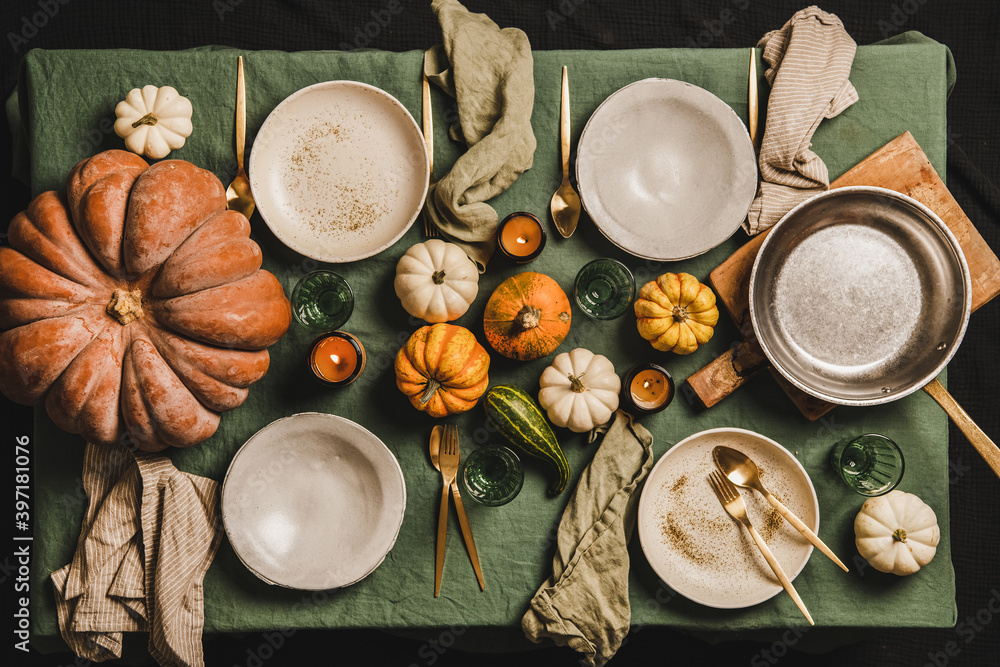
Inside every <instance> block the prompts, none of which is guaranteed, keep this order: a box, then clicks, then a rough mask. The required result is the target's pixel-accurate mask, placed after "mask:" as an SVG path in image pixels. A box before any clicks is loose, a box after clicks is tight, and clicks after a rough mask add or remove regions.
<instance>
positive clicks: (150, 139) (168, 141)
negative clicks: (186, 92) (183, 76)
mask: <svg viewBox="0 0 1000 667" xmlns="http://www.w3.org/2000/svg"><path fill="white" fill-rule="evenodd" d="M192 113H193V109H192V108H191V102H190V100H188V98H186V97H183V96H182V95H181V94H180V93H178V92H177V91H176V90H175V89H174V88H173V87H172V86H163V87H161V88H157V87H156V86H143V87H142V90H139V89H138V88H133V89H132V90H130V91H129V92H128V95H126V96H125V99H124V100H123V101H121V102H119V103H118V106H116V107H115V116H117V117H118V119H117V120H116V121H115V134H117V135H118V136H119V137H121V138H122V139H124V140H125V147H126V148H128V149H129V150H130V151H132V152H133V153H137V154H139V155H145V156H146V157H148V158H152V159H154V160H159V159H161V158H165V157H167V154H168V153H170V151H172V150H175V149H178V148H180V147H181V146H183V145H184V140H185V139H187V138H188V137H189V136H191V131H192V129H193V128H192V126H191V114H192Z"/></svg>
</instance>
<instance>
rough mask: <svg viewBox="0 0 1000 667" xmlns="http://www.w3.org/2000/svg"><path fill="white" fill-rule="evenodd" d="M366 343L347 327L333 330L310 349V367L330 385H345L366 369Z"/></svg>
mask: <svg viewBox="0 0 1000 667" xmlns="http://www.w3.org/2000/svg"><path fill="white" fill-rule="evenodd" d="M366 360H367V355H366V353H365V347H364V345H362V344H361V341H359V340H358V339H357V338H356V337H355V336H353V335H351V334H349V333H347V332H345V331H331V332H330V333H329V334H327V335H325V336H322V337H321V338H318V339H317V340H316V342H314V343H313V346H312V349H310V351H309V369H310V370H311V371H312V372H313V375H315V376H316V378H317V379H318V380H319V381H320V382H322V383H323V384H324V385H326V386H328V387H344V386H346V385H349V384H351V383H352V382H354V381H355V380H357V379H358V376H359V375H361V371H363V370H364V369H365V361H366Z"/></svg>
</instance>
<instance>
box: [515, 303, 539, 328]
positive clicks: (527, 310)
mask: <svg viewBox="0 0 1000 667" xmlns="http://www.w3.org/2000/svg"><path fill="white" fill-rule="evenodd" d="M541 323H542V311H540V310H539V309H538V308H533V307H532V306H524V307H523V308H521V310H520V311H519V312H518V313H517V315H516V316H514V324H515V326H516V327H518V328H519V329H520V331H527V330H528V329H534V328H535V327H537V326H538V325H539V324H541Z"/></svg>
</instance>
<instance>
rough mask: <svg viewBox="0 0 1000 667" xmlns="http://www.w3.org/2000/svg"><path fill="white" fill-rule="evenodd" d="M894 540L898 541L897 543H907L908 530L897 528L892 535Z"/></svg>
mask: <svg viewBox="0 0 1000 667" xmlns="http://www.w3.org/2000/svg"><path fill="white" fill-rule="evenodd" d="M892 539H894V540H896V541H897V542H904V543H905V542H906V529H905V528H897V529H896V530H895V531H893V533H892Z"/></svg>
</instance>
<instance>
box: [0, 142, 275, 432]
mask: <svg viewBox="0 0 1000 667" xmlns="http://www.w3.org/2000/svg"><path fill="white" fill-rule="evenodd" d="M249 236H250V223H249V222H248V221H247V219H246V218H245V217H243V215H241V214H240V213H236V212H234V211H227V210H226V195H225V190H224V189H223V187H222V183H220V182H219V179H217V178H216V177H215V176H214V175H213V174H211V173H210V172H208V171H205V170H204V169H199V168H198V167H195V166H194V165H192V164H190V163H188V162H184V161H181V160H166V161H162V162H158V163H156V164H154V165H153V166H149V165H148V164H147V163H146V162H145V161H144V160H143V159H142V158H140V157H138V156H137V155H134V154H132V153H128V152H125V151H119V150H112V151H106V152H104V153H100V154H98V155H95V156H94V157H92V158H89V159H86V160H83V161H82V162H80V163H79V164H77V165H76V166H75V167H74V168H73V170H72V172H71V173H70V175H69V179H68V182H67V193H66V197H63V196H62V195H61V194H59V193H56V192H44V193H42V194H40V195H38V196H37V197H36V198H35V199H34V200H33V201H32V202H31V204H30V206H29V207H28V210H27V211H23V212H21V213H19V214H18V215H17V216H15V218H14V219H13V220H12V221H11V223H10V230H9V239H10V245H11V247H10V248H0V328H3V329H6V331H4V332H3V333H2V334H0V391H2V392H3V394H4V395H5V396H7V398H9V399H11V400H13V401H15V402H17V403H22V404H25V405H35V404H39V403H42V402H44V404H45V408H46V411H47V412H48V414H49V416H50V417H51V418H52V421H53V422H55V423H56V424H57V425H58V426H59V427H61V428H63V429H65V430H66V431H69V432H70V433H79V434H80V435H82V436H83V437H84V438H85V439H87V440H88V441H92V442H100V443H111V442H114V441H117V440H119V439H121V438H122V437H123V436H124V435H125V434H126V433H127V435H128V437H129V439H130V440H131V442H132V443H134V444H135V445H136V446H137V447H139V448H140V449H143V450H147V451H158V450H161V449H164V448H166V447H168V446H177V447H187V446H190V445H194V444H197V443H199V442H201V441H202V440H204V439H205V438H208V437H209V436H211V435H212V434H213V433H214V432H215V430H216V428H217V427H218V424H219V413H220V412H223V411H225V410H231V409H233V408H235V407H236V406H238V405H240V404H241V403H242V402H243V401H244V399H245V398H246V396H247V392H248V390H247V387H249V385H251V384H252V383H253V382H256V381H257V380H259V379H260V378H261V377H262V376H263V375H264V373H265V372H266V371H267V367H268V362H269V357H268V353H267V350H266V349H265V348H267V347H268V346H269V345H271V344H272V343H274V342H276V341H277V340H278V339H279V338H281V336H282V335H284V333H285V331H286V330H287V329H288V326H289V324H290V323H291V308H290V306H289V303H288V299H286V298H285V294H284V290H283V289H282V287H281V284H280V283H279V282H278V280H277V279H276V278H275V277H274V276H273V275H271V274H270V273H268V272H267V271H264V270H261V268H260V265H261V252H260V248H259V247H258V246H257V244H256V243H254V242H253V241H251V240H250V238H249Z"/></svg>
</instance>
